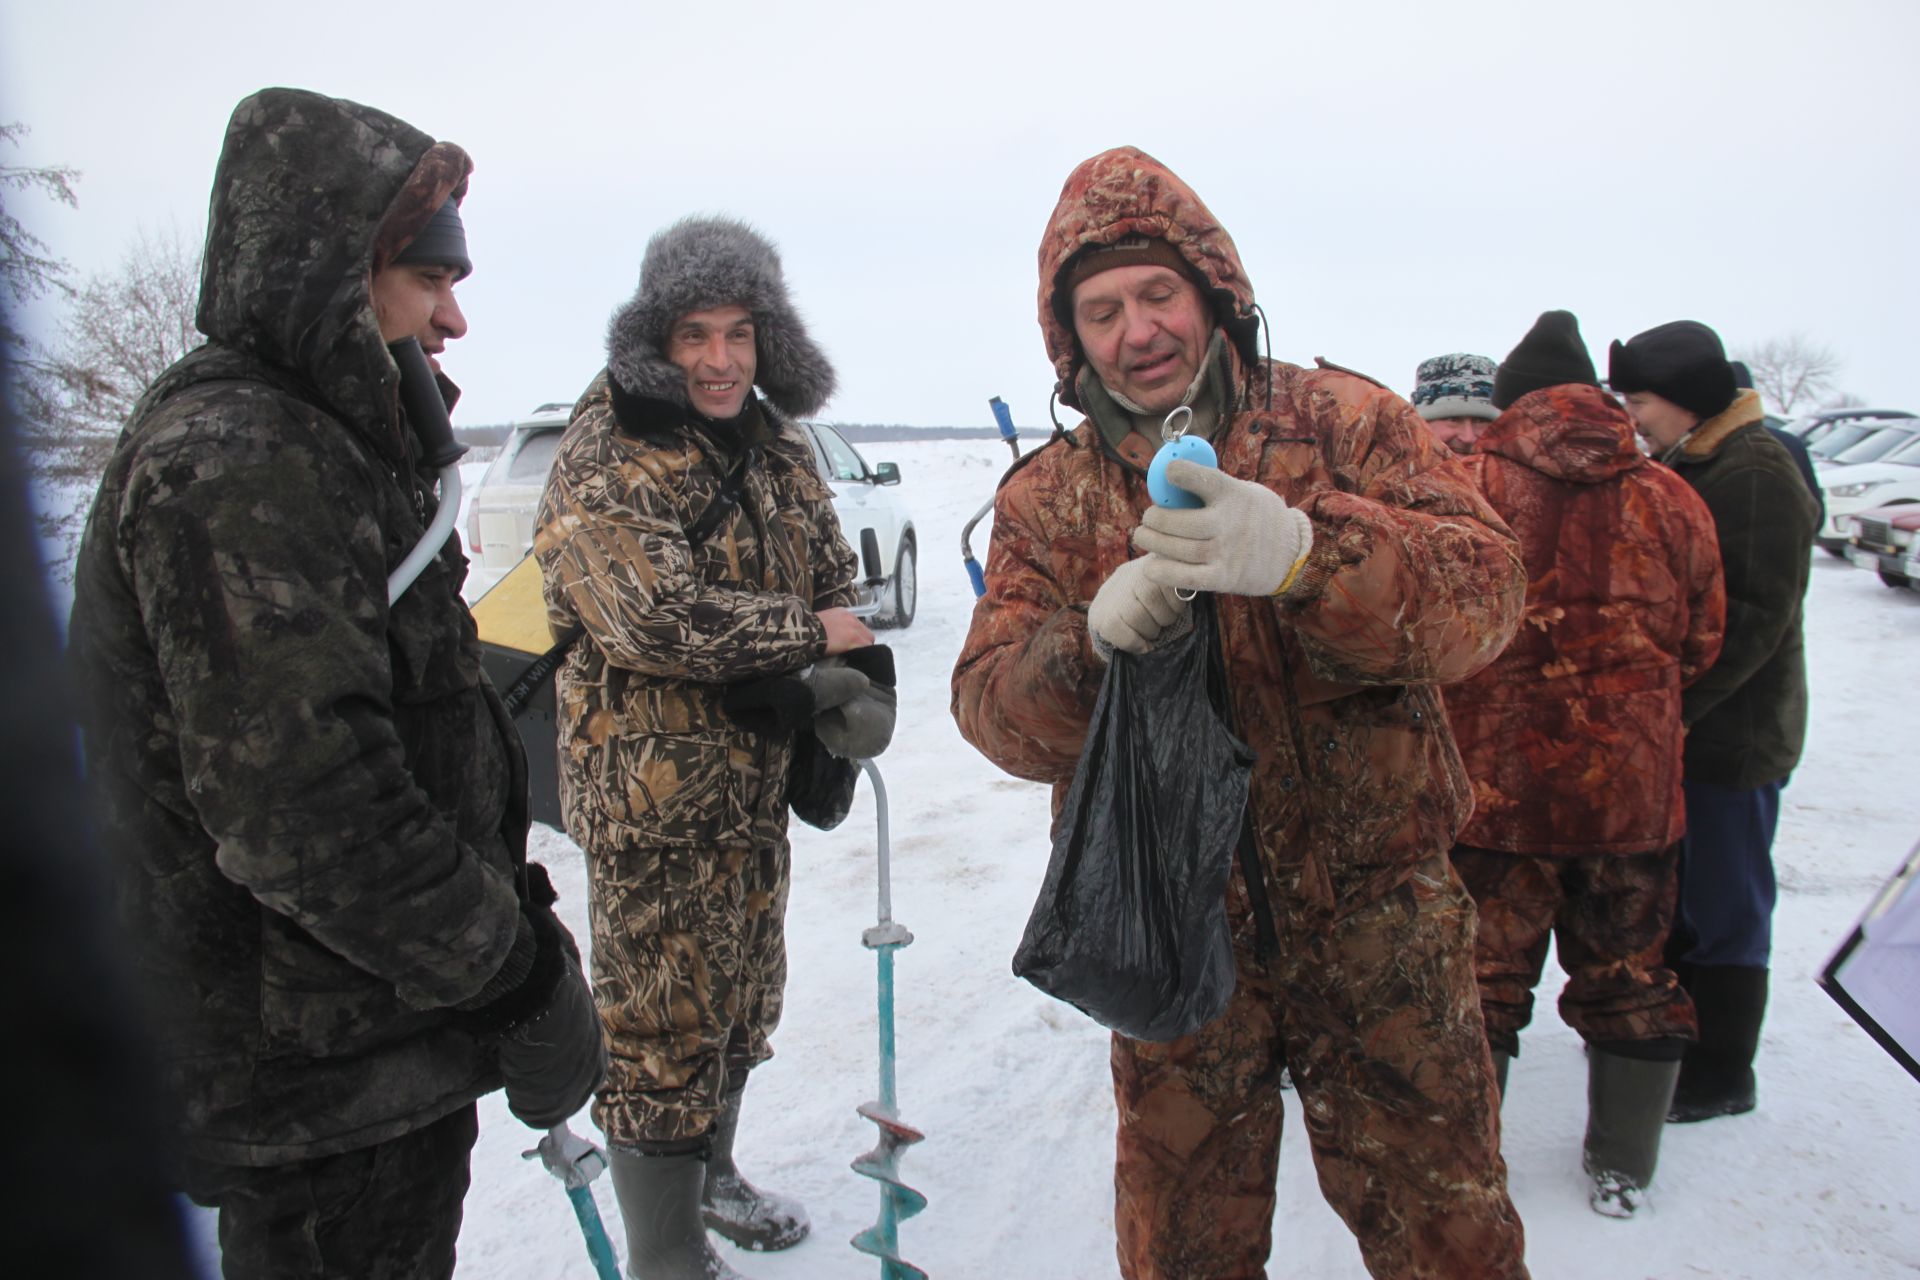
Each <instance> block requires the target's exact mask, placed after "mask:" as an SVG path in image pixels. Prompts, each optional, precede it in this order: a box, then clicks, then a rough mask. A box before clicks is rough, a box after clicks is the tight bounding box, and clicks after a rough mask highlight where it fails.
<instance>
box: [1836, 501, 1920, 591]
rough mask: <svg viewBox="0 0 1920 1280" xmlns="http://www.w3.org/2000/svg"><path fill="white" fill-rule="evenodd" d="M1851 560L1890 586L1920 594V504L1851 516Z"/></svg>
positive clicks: (1885, 508) (1849, 545) (1910, 503)
mask: <svg viewBox="0 0 1920 1280" xmlns="http://www.w3.org/2000/svg"><path fill="white" fill-rule="evenodd" d="M1847 534H1848V536H1847V552H1846V554H1847V559H1849V560H1851V561H1852V562H1853V563H1854V564H1856V565H1858V566H1859V567H1860V568H1862V569H1871V570H1873V571H1874V572H1875V573H1877V574H1879V575H1880V581H1882V582H1884V583H1885V584H1886V585H1888V586H1890V587H1907V588H1910V589H1912V590H1914V591H1920V502H1907V503H1902V504H1900V505H1899V506H1893V507H1874V508H1872V509H1871V510H1867V511H1860V512H1856V513H1855V514H1853V515H1850V516H1848V517H1847Z"/></svg>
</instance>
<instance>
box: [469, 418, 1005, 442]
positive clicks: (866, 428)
mask: <svg viewBox="0 0 1920 1280" xmlns="http://www.w3.org/2000/svg"><path fill="white" fill-rule="evenodd" d="M827 425H828V426H830V427H832V428H833V429H834V430H836V431H838V432H839V433H840V434H841V435H843V436H845V437H846V438H847V439H848V440H850V441H852V442H853V443H855V444H877V443H884V442H886V441H889V440H897V441H907V440H978V439H989V440H993V439H998V438H999V436H1000V433H999V431H997V430H996V429H994V428H993V427H909V426H906V425H904V424H894V425H891V426H889V425H886V424H884V423H876V422H831V423H828V424H827ZM511 430H513V424H512V423H510V422H501V423H495V424H493V425H492V426H485V427H460V428H458V429H457V430H455V431H454V433H453V434H454V435H455V436H456V437H457V438H458V439H460V440H461V441H462V442H463V443H465V444H470V445H473V446H475V447H476V448H496V447H498V446H500V445H503V444H505V443H506V442H507V432H509V431H511Z"/></svg>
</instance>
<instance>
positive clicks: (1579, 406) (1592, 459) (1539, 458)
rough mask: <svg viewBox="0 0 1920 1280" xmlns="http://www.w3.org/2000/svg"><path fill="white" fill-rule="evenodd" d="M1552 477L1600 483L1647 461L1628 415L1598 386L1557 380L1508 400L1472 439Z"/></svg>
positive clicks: (1483, 448)
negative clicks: (1496, 419) (1482, 433)
mask: <svg viewBox="0 0 1920 1280" xmlns="http://www.w3.org/2000/svg"><path fill="white" fill-rule="evenodd" d="M1475 450H1476V452H1479V453H1497V454H1499V455H1500V456H1502V457H1505V458H1511V459H1513V460H1514V461H1515V462H1517V463H1519V464H1520V465H1521V466H1523V467H1529V468H1531V469H1532V470H1534V471H1538V472H1540V473H1541V474H1542V475H1547V476H1552V477H1553V478H1554V479H1556V480H1570V481H1572V482H1574V483H1576V484H1599V483H1600V482H1602V481H1604V480H1612V479H1614V478H1615V477H1617V476H1618V475H1620V473H1621V472H1623V471H1631V470H1633V469H1634V468H1635V467H1640V466H1644V465H1646V461H1647V460H1646V457H1645V455H1643V454H1642V453H1641V452H1640V448H1639V446H1638V445H1636V444H1635V443H1634V440H1633V420H1632V419H1631V418H1629V417H1627V411H1626V410H1625V409H1622V408H1621V407H1620V405H1619V402H1618V401H1616V400H1615V399H1614V398H1613V397H1612V396H1610V395H1608V394H1607V393H1606V392H1604V391H1602V390H1601V389H1600V388H1599V387H1589V386H1583V385H1581V384H1578V383H1562V384H1561V385H1559V386H1555V387H1546V388H1543V389H1542V390H1539V391H1530V392H1528V393H1527V394H1526V395H1523V396H1521V397H1520V398H1519V399H1518V400H1515V401H1514V402H1513V403H1512V404H1511V405H1509V406H1507V409H1506V412H1504V413H1502V414H1501V415H1500V417H1499V420H1498V421H1496V422H1495V423H1494V424H1493V425H1492V426H1490V427H1488V428H1487V430H1486V433H1485V434H1484V435H1482V436H1481V437H1480V441H1479V443H1478V444H1477V445H1475Z"/></svg>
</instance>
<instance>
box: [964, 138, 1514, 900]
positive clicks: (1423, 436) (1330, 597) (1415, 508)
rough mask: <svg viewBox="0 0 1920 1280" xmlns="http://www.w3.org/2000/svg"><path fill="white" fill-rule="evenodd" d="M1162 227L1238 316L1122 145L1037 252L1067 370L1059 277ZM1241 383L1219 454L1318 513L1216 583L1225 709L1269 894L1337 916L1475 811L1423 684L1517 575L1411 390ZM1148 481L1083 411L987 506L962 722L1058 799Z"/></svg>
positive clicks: (1187, 213)
mask: <svg viewBox="0 0 1920 1280" xmlns="http://www.w3.org/2000/svg"><path fill="white" fill-rule="evenodd" d="M1139 232H1144V233H1145V234H1150V235H1156V236H1160V237H1162V238H1164V239H1166V240H1167V241H1168V242H1169V243H1171V244H1174V245H1175V246H1176V247H1177V248H1179V249H1180V251H1181V252H1182V254H1183V255H1184V256H1185V257H1186V259H1187V260H1188V261H1189V262H1190V263H1192V264H1193V265H1194V267H1195V268H1196V269H1197V270H1198V271H1199V272H1200V273H1201V274H1202V275H1203V276H1204V277H1205V278H1206V279H1207V280H1208V281H1209V283H1210V284H1211V285H1212V286H1213V287H1214V289H1215V290H1216V291H1218V292H1217V293H1216V297H1219V296H1220V295H1222V294H1224V295H1227V296H1230V297H1231V299H1232V300H1233V303H1234V306H1235V308H1236V310H1238V311H1244V310H1245V308H1246V306H1247V304H1249V303H1250V302H1251V299H1252V292H1251V289H1250V287H1249V286H1248V285H1247V283H1246V280H1245V276H1244V273H1243V272H1242V270H1241V268H1240V262H1239V257H1238V253H1237V251H1236V250H1235V249H1234V247H1233V242H1232V241H1231V240H1230V239H1229V238H1228V237H1227V234H1226V232H1225V231H1224V230H1223V229H1222V228H1220V226H1219V225H1218V223H1217V222H1215V221H1214V219H1213V217H1212V215H1211V214H1210V213H1208V212H1207V210H1206V208H1205V206H1204V205H1202V204H1201V203H1200V201H1199V199H1198V197H1196V196H1195V195H1194V194H1193V192H1192V191H1191V190H1190V189H1188V188H1187V187H1186V186H1185V185H1184V184H1183V183H1181V182H1180V180H1179V179H1178V178H1177V177H1175V176H1174V175H1173V174H1172V173H1170V172H1169V171H1167V170H1166V169H1165V168H1164V167H1162V166H1160V165H1159V164H1158V163H1157V162H1155V161H1153V160H1152V159H1151V158H1149V157H1147V156H1144V155H1142V154H1141V153H1140V152H1137V151H1134V150H1132V149H1130V148H1124V149H1120V150H1117V151H1110V152H1107V153H1104V154H1103V155H1101V156H1098V157H1095V158H1094V159H1093V160H1090V161H1088V162H1087V163H1086V164H1084V165H1082V166H1081V167H1080V168H1079V169H1078V170H1076V171H1075V172H1074V174H1073V175H1072V176H1071V177H1070V178H1069V179H1068V182H1067V187H1066V190H1065V191H1063V192H1062V195H1061V200H1060V205H1059V207H1058V208H1057V209H1056V210H1055V211H1054V215H1053V218H1052V219H1051V221H1050V224H1049V227H1048V231H1047V236H1046V240H1045V242H1044V243H1043V246H1042V249H1041V256H1040V271H1041V280H1042V288H1041V292H1040V316H1041V327H1042V329H1043V330H1044V331H1045V332H1046V335H1047V344H1048V350H1049V354H1050V355H1052V356H1053V357H1054V360H1055V366H1056V369H1057V370H1058V371H1059V372H1060V375H1061V377H1062V379H1063V381H1064V382H1065V384H1066V385H1067V386H1071V383H1072V380H1073V378H1074V377H1075V376H1076V374H1077V367H1078V363H1079V361H1078V355H1077V352H1076V351H1075V349H1074V345H1073V339H1072V335H1071V334H1070V333H1069V332H1068V331H1067V330H1066V329H1065V328H1064V327H1063V326H1062V325H1061V324H1060V322H1059V320H1058V318H1057V317H1056V316H1055V314H1054V311H1053V302H1052V288H1051V285H1052V281H1053V280H1054V279H1055V278H1056V276H1057V274H1058V272H1059V269H1060V267H1061V265H1062V264H1063V263H1065V261H1066V260H1067V259H1068V258H1069V257H1071V256H1072V254H1073V253H1074V252H1075V251H1076V250H1078V249H1079V248H1080V247H1081V246H1082V245H1085V244H1088V243H1094V242H1101V243H1105V242H1111V241H1112V240H1114V239H1117V238H1118V237H1120V236H1123V235H1127V234H1132V233H1139ZM1234 385H1235V386H1236V387H1237V388H1250V390H1251V394H1250V396H1249V397H1247V403H1242V404H1240V405H1238V406H1237V407H1236V408H1235V410H1234V412H1232V413H1231V414H1230V415H1229V416H1228V417H1227V418H1226V419H1225V420H1224V421H1223V422H1222V423H1221V424H1220V426H1219V427H1218V428H1217V429H1216V431H1215V433H1214V443H1215V445H1216V448H1217V450H1218V453H1219V460H1220V466H1221V468H1222V469H1223V470H1225V471H1226V472H1228V473H1229V474H1231V475H1235V476H1239V477H1242V478H1250V479H1258V480H1260V481H1261V482H1262V483H1265V484H1267V485H1268V486H1270V487H1271V488H1272V489H1273V490H1274V491H1275V492H1277V493H1279V494H1281V495H1282V496H1284V497H1285V498H1286V499H1287V501H1288V502H1289V503H1291V504H1293V505H1294V506H1296V507H1298V508H1299V509H1300V510H1302V511H1304V512H1306V514H1307V515H1308V516H1309V517H1310V518H1311V519H1312V521H1313V526H1314V550H1313V552H1312V554H1311V556H1310V558H1309V562H1308V567H1307V569H1306V570H1305V571H1304V572H1303V573H1302V574H1301V576H1300V579H1299V580H1298V581H1297V582H1296V583H1295V585H1294V586H1293V587H1292V588H1291V589H1290V590H1289V591H1288V592H1287V594H1286V595H1285V596H1283V597H1280V598H1278V599H1254V598H1250V597H1245V596H1222V597H1220V598H1219V599H1218V606H1219V617H1220V623H1221V634H1222V646H1223V649H1224V653H1225V657H1226V662H1227V674H1228V684H1229V687H1230V689H1231V691H1232V701H1233V707H1232V712H1233V716H1234V718H1235V721H1236V724H1237V727H1238V730H1239V732H1240V733H1241V735H1242V736H1243V737H1244V738H1246V740H1247V741H1248V743H1249V744H1250V745H1251V746H1252V747H1253V749H1254V750H1255V752H1256V753H1257V763H1256V766H1255V773H1254V782H1253V798H1252V802H1251V803H1252V806H1253V811H1254V817H1255V830H1256V834H1257V837H1258V840H1259V844H1260V847H1261V850H1262V852H1263V855H1264V862H1265V866H1266V871H1267V879H1268V891H1269V894H1270V897H1271V900H1272V902H1273V905H1274V906H1275V908H1276V910H1277V911H1278V912H1279V913H1281V915H1282V916H1283V918H1284V917H1286V916H1288V915H1289V914H1290V913H1294V912H1298V911H1302V910H1315V911H1325V912H1331V911H1334V910H1336V909H1338V910H1340V911H1342V912H1344V911H1346V910H1351V909H1352V908H1354V907H1356V906H1358V905H1360V904H1361V903H1364V902H1366V901H1369V900H1371V899H1372V898H1374V897H1376V896H1378V895H1379V894H1380V893H1383V892H1385V891H1386V890H1387V889H1389V888H1391V887H1392V886H1394V885H1395V884H1398V883H1399V882H1400V881H1401V880H1403V879H1404V878H1405V877H1406V875H1407V874H1408V873H1409V872H1410V870H1411V869H1412V867H1413V866H1414V865H1415V864H1416V863H1417V862H1418V861H1419V860H1420V859H1421V858H1423V857H1426V856H1429V855H1431V854H1432V853H1434V852H1435V851H1437V850H1441V849H1445V848H1447V847H1448V846H1449V845H1450V844H1451V843H1452V841H1453V837H1454V833H1455V831H1456V830H1457V829H1458V827H1459V825H1460V823H1461V822H1462V821H1464V819H1465V817H1466V814H1467V809H1468V804H1469V800H1468V788H1467V780H1466V775H1465V772H1464V771H1463V770H1462V768H1461V765H1460V758H1459V754H1458V752H1457V751H1456V750H1455V749H1454V745H1453V738H1452V735H1451V734H1450V733H1449V732H1448V730H1447V725H1446V720H1445V715H1444V713H1443V711H1442V708H1441V703H1440V695H1439V691H1438V688H1437V686H1438V685H1440V684H1444V683H1453V682H1457V681H1459V680H1462V679H1465V678H1466V677H1467V676H1468V675H1470V674H1472V673H1473V672H1475V671H1477V670H1479V669H1480V668H1481V667H1482V666H1484V665H1485V664H1486V663H1487V662H1489V661H1490V660H1491V659H1492V658H1493V656H1494V655H1495V654H1497V653H1498V652H1499V651H1500V650H1501V649H1502V648H1503V647H1504V646H1505V645H1506V643H1507V640H1508V638H1509V637H1510V636H1511V634H1512V632H1513V627H1514V625H1515V624H1516V622H1517V621H1518V619H1519V616H1520V608H1521V602H1522V597H1523V593H1524V589H1525V580H1524V578H1523V576H1522V571H1521V567H1520V558H1519V552H1518V549H1517V547H1516V545H1515V543H1514V541H1513V538H1512V536H1511V535H1510V534H1509V533H1508V532H1507V530H1506V528H1505V526H1504V525H1502V524H1501V522H1500V519H1499V517H1498V516H1496V515H1495V514H1494V513H1493V511H1492V509H1491V508H1489V507H1488V506H1487V505H1486V503H1485V502H1484V501H1483V500H1482V499H1481V498H1480V496H1479V494H1478V493H1477V492H1476V491H1475V490H1474V488H1473V486H1472V484H1471V482H1470V481H1469V480H1468V479H1467V477H1466V474H1465V472H1464V471H1463V470H1462V469H1461V468H1460V467H1459V465H1458V464H1457V463H1456V462H1454V461H1451V460H1450V459H1449V458H1448V457H1447V455H1446V454H1445V453H1444V451H1443V450H1440V449H1439V448H1438V447H1437V446H1436V445H1435V444H1434V443H1433V442H1432V440H1431V437H1430V435H1429V433H1428V430H1427V427H1426V425H1425V423H1423V422H1422V421H1421V419H1420V417H1419V416H1418V415H1417V414H1416V413H1415V412H1414V411H1413V409H1412V407H1411V406H1409V405H1408V404H1407V403H1406V401H1404V400H1402V399H1400V397H1398V396H1396V395H1394V394H1393V393H1392V392H1390V391H1388V390H1386V389H1385V388H1384V387H1381V386H1379V385H1378V384H1375V383H1373V382H1370V381H1368V380H1367V379H1364V378H1361V377H1358V376H1356V375H1353V374H1350V373H1347V372H1344V371H1340V370H1336V369H1312V370H1308V369H1301V368H1298V367H1295V366H1292V365H1286V364H1279V363H1273V362H1262V363H1261V364H1260V365H1259V366H1258V367H1257V369H1256V370H1255V371H1254V374H1253V376H1252V377H1251V378H1248V377H1245V376H1244V366H1243V365H1242V364H1241V363H1240V361H1239V359H1238V357H1235V362H1234ZM1148 502H1149V499H1148V497H1147V492H1146V484H1145V480H1144V478H1143V476H1142V475H1141V474H1140V472H1139V471H1137V470H1135V469H1133V468H1131V467H1128V466H1124V465H1122V464H1121V463H1120V462H1119V461H1118V460H1116V458H1115V457H1113V456H1112V455H1111V454H1110V453H1109V452H1107V451H1106V450H1105V449H1104V448H1103V447H1102V444H1101V442H1100V439H1099V436H1098V433H1097V432H1096V431H1095V430H1094V429H1093V427H1092V425H1091V424H1089V423H1082V424H1081V425H1080V426H1079V427H1078V428H1077V429H1076V430H1074V431H1073V432H1072V433H1070V436H1069V438H1068V439H1066V440H1062V441H1056V442H1054V443H1052V444H1050V445H1048V446H1046V447H1045V448H1043V449H1042V450H1040V451H1039V452H1038V456H1036V457H1034V458H1032V460H1031V461H1029V462H1028V463H1026V464H1025V465H1023V466H1021V467H1020V468H1019V469H1018V470H1017V471H1016V472H1014V473H1013V474H1012V475H1011V476H1010V478H1009V479H1008V480H1007V481H1006V482H1005V483H1004V484H1003V485H1002V486H1001V489H1000V492H999V494H998V496H997V497H996V499H995V502H994V523H993V542H992V548H991V550H990V552H989V554H988V559H987V594H986V596H985V597H984V598H982V599H981V600H980V602H979V603H978V604H977V605H976V606H975V609H974V615H973V623H972V627H971V629H970V631H969V632H968V635H967V641H966V645H965V647H964V649H963V650H962V652H961V655H960V659H959V662H958V664H957V665H956V667H955V669H954V675H953V714H954V717H955V719H956V720H957V721H958V722H959V726H960V730H961V733H962V734H963V735H964V736H965V737H966V738H967V740H968V741H969V742H971V743H973V744H974V745H975V746H976V747H978V748H979V749H980V751H981V752H982V753H984V754H985V755H986V756H987V757H988V758H989V759H990V760H992V761H993V762H994V763H995V764H997V765H999V766H1000V767H1001V768H1003V769H1005V770H1006V771H1007V772H1009V773H1012V774H1015V775H1017V776H1020V777H1024V778H1032V779H1037V780H1040V781H1045V782H1050V783H1052V784H1053V786H1054V802H1055V810H1056V812H1057V811H1058V808H1059V804H1060V802H1061V801H1062V799H1063V798H1064V796H1065V793H1066V788H1067V785H1068V783H1069V782H1070V780H1071V779H1072V776H1073V770H1074V766H1075V764H1076V762H1077V761H1078V759H1079V755H1080V750H1081V746H1082V743H1083V741H1084V739H1085V736H1086V730H1087V724H1088V721H1089V719H1090V716H1091V713H1092V709H1093V703H1094V698H1095V695H1096V694H1097V692H1098V690H1099V687H1100V681H1101V677H1102V675H1103V674H1104V670H1105V669H1104V667H1103V666H1102V664H1101V663H1100V662H1099V661H1098V659H1097V658H1096V657H1095V656H1094V654H1093V651H1092V648H1091V646H1090V644H1089V642H1088V636H1087V625H1086V605H1087V602H1088V601H1090V600H1091V599H1092V598H1093V595H1094V592H1095V591H1097V590H1098V589H1099V587H1100V584H1101V583H1102V582H1103V581H1105V580H1106V578H1107V576H1108V575H1109V574H1110V573H1112V572H1113V571H1114V570H1115V569H1116V568H1118V567H1119V566H1120V565H1121V564H1122V563H1123V562H1124V561H1126V560H1127V559H1128V558H1130V556H1131V554H1132V550H1131V545H1130V542H1129V538H1130V535H1131V533H1132V531H1133V528H1134V526H1135V525H1137V524H1138V523H1139V522H1140V515H1141V513H1142V512H1143V511H1144V510H1145V509H1146V507H1147V505H1148Z"/></svg>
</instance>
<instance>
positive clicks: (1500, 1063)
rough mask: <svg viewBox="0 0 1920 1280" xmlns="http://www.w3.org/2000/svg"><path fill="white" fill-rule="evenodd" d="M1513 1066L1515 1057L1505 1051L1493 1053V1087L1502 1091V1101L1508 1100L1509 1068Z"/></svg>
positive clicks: (1498, 1050) (1500, 1050)
mask: <svg viewBox="0 0 1920 1280" xmlns="http://www.w3.org/2000/svg"><path fill="white" fill-rule="evenodd" d="M1512 1065H1513V1055H1512V1054H1510V1053H1508V1052H1507V1051H1506V1050H1504V1049H1495V1050H1494V1051H1493V1086H1494V1088H1496V1089H1498V1090H1499V1091H1500V1101H1502V1102H1505V1101H1506V1100H1507V1068H1508V1067H1510V1066H1512Z"/></svg>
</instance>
